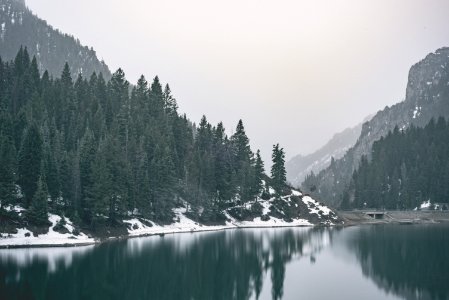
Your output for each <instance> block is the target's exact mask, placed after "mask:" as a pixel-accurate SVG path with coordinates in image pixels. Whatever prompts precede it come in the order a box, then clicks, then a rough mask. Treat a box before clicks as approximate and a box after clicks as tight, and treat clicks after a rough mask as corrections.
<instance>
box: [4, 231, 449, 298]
mask: <svg viewBox="0 0 449 300" xmlns="http://www.w3.org/2000/svg"><path fill="white" fill-rule="evenodd" d="M0 299H64V300H68V299H205V300H215V299H308V300H311V299H345V300H348V299H364V300H369V299H376V300H378V299H449V226H447V225H419V226H418V225H416V226H415V225H402V226H401V225H397V226H395V225H387V226H359V227H351V228H344V229H337V228H315V229H311V228H285V229H279V228H278V229H244V230H227V231H220V232H208V233H194V234H190V233H187V234H176V235H166V236H165V237H159V236H153V237H146V238H135V239H129V240H122V241H115V242H109V243H105V244H101V245H96V246H88V247H79V248H40V249H11V250H8V249H3V250H0Z"/></svg>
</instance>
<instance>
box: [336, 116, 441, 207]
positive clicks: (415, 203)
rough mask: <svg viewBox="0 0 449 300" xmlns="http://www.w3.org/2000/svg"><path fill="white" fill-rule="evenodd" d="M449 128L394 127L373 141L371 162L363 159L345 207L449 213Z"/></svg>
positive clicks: (433, 124)
mask: <svg viewBox="0 0 449 300" xmlns="http://www.w3.org/2000/svg"><path fill="white" fill-rule="evenodd" d="M448 153H449V123H447V122H446V120H445V119H444V118H443V117H440V118H439V119H438V120H434V119H432V120H431V121H430V123H429V124H427V125H426V126H425V127H415V126H414V125H412V126H410V127H409V128H407V129H405V130H399V128H398V127H395V129H394V130H393V132H390V133H389V134H388V135H387V136H386V137H382V138H381V139H380V140H378V141H376V142H374V144H373V147H372V155H371V160H370V161H368V160H367V159H366V157H365V156H363V157H362V160H361V162H360V165H359V167H358V168H357V170H356V171H355V172H354V174H353V178H352V180H351V183H350V185H349V187H348V189H347V190H346V191H345V192H344V194H343V195H345V197H343V202H342V204H341V206H342V207H343V208H387V209H414V208H417V207H421V206H422V205H425V204H426V203H429V204H428V205H429V206H430V204H431V203H432V204H434V205H436V204H438V206H439V207H440V208H443V209H445V210H447V207H448V200H449V199H448V195H449V185H448V184H447V183H448V182H449V155H448Z"/></svg>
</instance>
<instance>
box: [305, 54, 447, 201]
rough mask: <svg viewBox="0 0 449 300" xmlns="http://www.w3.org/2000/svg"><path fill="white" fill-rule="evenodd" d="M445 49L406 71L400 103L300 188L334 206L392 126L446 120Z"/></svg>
mask: <svg viewBox="0 0 449 300" xmlns="http://www.w3.org/2000/svg"><path fill="white" fill-rule="evenodd" d="M448 68H449V48H441V49H438V50H437V51H436V52H435V53H431V54H429V55H427V56H426V57H425V58H424V59H423V60H422V61H420V62H418V63H417V64H415V65H413V66H412V67H411V69H410V71H409V76H408V83H407V90H406V98H405V100H404V101H402V102H400V103H398V104H395V105H393V106H391V107H385V108H384V109H383V110H381V111H379V112H378V113H377V114H376V115H375V116H374V117H373V118H372V119H371V120H370V121H368V122H365V123H364V124H363V126H362V131H361V134H360V137H359V138H358V140H357V143H356V144H355V145H354V146H353V147H352V148H350V149H349V150H348V152H347V153H346V154H345V155H344V156H343V157H342V158H341V159H339V160H336V161H335V163H333V164H331V165H330V166H329V167H328V168H326V169H324V170H323V171H321V172H320V173H319V174H318V175H312V176H308V177H307V178H306V180H305V181H304V182H303V183H302V185H301V188H302V189H303V190H305V191H309V192H310V193H311V194H312V195H313V196H314V197H315V198H316V199H319V200H321V201H324V202H326V203H328V204H329V205H332V206H338V205H339V204H340V202H341V197H342V193H343V190H344V188H345V187H346V186H347V185H348V184H349V182H350V179H351V177H352V173H353V172H354V170H355V169H356V168H357V166H358V163H359V161H360V159H361V157H362V155H367V156H368V157H369V156H370V152H371V147H372V144H373V143H374V142H375V141H377V140H379V139H380V138H381V137H382V136H386V135H387V134H388V132H389V131H391V130H393V129H394V127H395V126H398V127H399V129H405V128H407V127H409V126H410V125H412V124H413V125H415V126H419V127H422V126H424V125H426V124H427V123H428V122H429V121H430V120H431V119H432V118H438V117H440V116H443V117H446V118H447V117H449V72H448V71H449V70H448Z"/></svg>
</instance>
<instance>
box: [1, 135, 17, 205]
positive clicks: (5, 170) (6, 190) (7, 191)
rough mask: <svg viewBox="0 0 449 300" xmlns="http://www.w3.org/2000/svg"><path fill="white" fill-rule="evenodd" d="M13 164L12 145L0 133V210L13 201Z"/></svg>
mask: <svg viewBox="0 0 449 300" xmlns="http://www.w3.org/2000/svg"><path fill="white" fill-rule="evenodd" d="M14 164H15V149H14V143H13V141H12V139H11V138H9V137H6V136H5V135H4V134H3V133H0V210H1V209H2V208H4V207H5V205H9V204H13V203H14V201H15V186H14V182H15V177H14Z"/></svg>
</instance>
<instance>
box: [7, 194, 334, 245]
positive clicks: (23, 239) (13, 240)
mask: <svg viewBox="0 0 449 300" xmlns="http://www.w3.org/2000/svg"><path fill="white" fill-rule="evenodd" d="M269 192H270V194H274V191H272V190H270V191H269ZM301 195H302V194H301V193H300V192H299V191H295V190H292V193H291V195H290V196H301ZM290 196H284V197H282V198H283V199H284V200H286V201H289V200H290V199H289V197H290ZM273 201H274V197H273V198H271V199H270V200H261V199H259V200H258V203H259V204H260V205H262V207H263V212H262V214H263V215H268V213H269V211H270V206H271V203H272V202H273ZM302 201H303V203H304V204H306V205H307V207H308V208H309V213H311V214H317V216H318V218H319V219H321V217H322V216H328V215H329V213H330V212H331V210H330V209H329V208H328V207H326V206H324V205H321V204H319V203H318V202H317V201H315V200H313V199H312V198H310V197H309V196H304V197H302ZM11 209H15V210H16V211H21V210H23V209H22V208H20V207H14V208H11ZM174 213H175V218H174V222H173V223H172V224H170V225H159V224H156V223H155V222H153V221H151V220H146V219H142V218H131V219H127V220H124V221H123V222H124V223H127V224H129V226H128V234H129V236H130V237H137V236H146V235H161V234H171V233H181V232H199V231H217V230H225V229H231V228H257V227H261V228H262V227H294V226H313V224H312V223H311V222H309V221H308V220H307V219H304V218H300V217H298V218H296V219H295V218H294V219H293V220H292V221H291V222H287V221H285V220H283V219H279V218H275V217H273V216H270V217H269V218H268V220H262V219H261V217H256V218H254V219H253V220H252V221H238V220H236V219H235V218H233V217H232V216H230V215H229V214H228V212H227V211H225V212H224V214H225V216H226V217H227V219H228V221H227V222H226V224H225V225H217V226H208V225H203V224H199V223H198V222H195V221H194V220H191V219H189V218H188V217H187V216H186V208H175V209H174ZM60 219H61V217H60V216H58V215H54V214H49V221H50V222H51V223H52V225H51V226H50V228H49V232H48V233H46V234H41V235H39V236H37V237H35V236H33V233H32V232H30V231H29V230H28V229H25V228H18V233H16V234H1V238H0V247H2V248H5V247H18V246H20V247H28V246H29V247H33V246H79V245H90V244H94V243H96V242H99V241H98V240H95V239H94V238H91V237H88V236H87V235H86V234H84V233H80V234H79V235H77V236H75V235H74V234H73V230H74V227H73V225H72V223H71V221H70V220H69V219H67V218H66V225H65V227H66V229H67V230H68V231H69V233H65V234H61V233H59V232H56V231H54V226H55V225H57V224H58V222H59V221H60ZM334 219H335V220H336V219H337V217H336V216H335V217H334ZM324 223H325V224H327V225H333V223H332V222H331V221H326V222H324ZM148 224H151V225H152V226H148Z"/></svg>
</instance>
